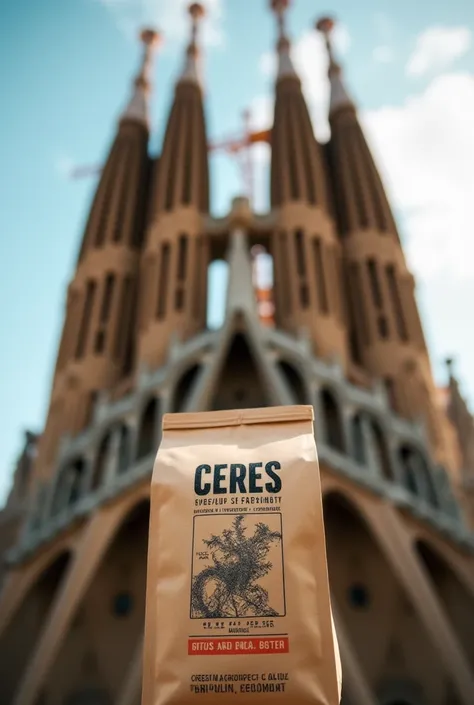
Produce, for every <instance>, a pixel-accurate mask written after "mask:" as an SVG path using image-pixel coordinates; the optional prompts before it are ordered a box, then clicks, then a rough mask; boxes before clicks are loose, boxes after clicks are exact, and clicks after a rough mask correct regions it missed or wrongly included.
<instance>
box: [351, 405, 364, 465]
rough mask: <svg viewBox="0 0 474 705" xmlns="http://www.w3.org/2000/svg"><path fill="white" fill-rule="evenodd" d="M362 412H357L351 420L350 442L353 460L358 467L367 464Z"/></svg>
mask: <svg viewBox="0 0 474 705" xmlns="http://www.w3.org/2000/svg"><path fill="white" fill-rule="evenodd" d="M363 422H364V421H363V418H362V412H359V411H358V412H357V413H356V414H354V416H353V417H352V419H351V442H352V449H353V454H354V460H355V461H356V463H358V464H359V465H366V464H367V448H366V443H365V437H364V431H363Z"/></svg>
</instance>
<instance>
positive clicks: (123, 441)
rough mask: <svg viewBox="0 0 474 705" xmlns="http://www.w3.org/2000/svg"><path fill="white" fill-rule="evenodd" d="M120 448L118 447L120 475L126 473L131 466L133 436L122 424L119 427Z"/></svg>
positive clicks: (118, 470) (118, 469)
mask: <svg viewBox="0 0 474 705" xmlns="http://www.w3.org/2000/svg"><path fill="white" fill-rule="evenodd" d="M117 430H118V433H119V446H118V466H117V472H118V474H119V475H121V474H122V473H124V472H126V471H127V470H128V469H129V468H130V464H131V454H130V451H131V434H130V429H129V428H128V426H127V425H126V424H124V423H123V422H120V423H119V425H118V429H117Z"/></svg>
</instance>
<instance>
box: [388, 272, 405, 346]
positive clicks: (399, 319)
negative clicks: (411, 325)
mask: <svg viewBox="0 0 474 705" xmlns="http://www.w3.org/2000/svg"><path fill="white" fill-rule="evenodd" d="M386 274H387V282H388V290H389V292H390V298H391V302H392V309H393V314H394V316H395V323H396V326H397V333H398V337H399V338H400V340H401V341H403V342H404V343H406V342H407V341H408V333H407V326H406V322H405V316H404V313H403V307H402V302H401V299H400V291H399V289H398V281H397V276H396V273H395V267H394V266H393V264H389V265H388V266H387V268H386Z"/></svg>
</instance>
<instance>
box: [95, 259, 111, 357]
mask: <svg viewBox="0 0 474 705" xmlns="http://www.w3.org/2000/svg"><path fill="white" fill-rule="evenodd" d="M114 289H115V275H114V274H112V273H111V272H109V273H108V274H107V275H106V277H105V281H104V290H103V294H102V305H101V309H100V318H99V327H98V329H97V333H96V336H95V352H96V353H97V354H98V355H100V354H101V353H103V352H104V350H105V345H106V341H107V324H108V323H109V319H110V311H111V309H112V301H113V295H114Z"/></svg>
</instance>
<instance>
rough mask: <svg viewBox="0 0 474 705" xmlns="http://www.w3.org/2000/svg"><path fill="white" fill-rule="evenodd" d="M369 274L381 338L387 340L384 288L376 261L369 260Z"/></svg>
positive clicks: (387, 327)
mask: <svg viewBox="0 0 474 705" xmlns="http://www.w3.org/2000/svg"><path fill="white" fill-rule="evenodd" d="M367 273H368V276H369V286H370V292H371V294H372V301H373V304H374V307H375V309H376V310H377V311H378V313H377V314H376V316H377V329H378V332H379V336H380V337H381V338H383V339H386V338H388V336H389V326H388V321H387V317H386V316H385V314H384V311H383V296H382V286H381V282H380V278H379V271H378V267H377V263H376V261H375V260H374V259H369V260H367Z"/></svg>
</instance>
